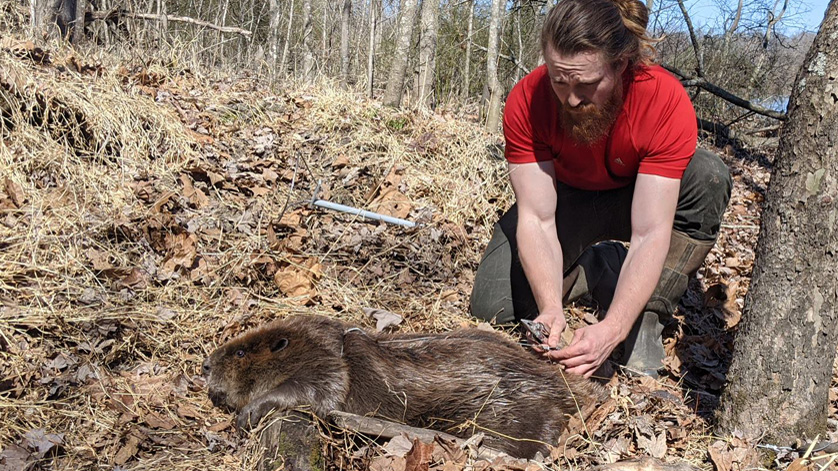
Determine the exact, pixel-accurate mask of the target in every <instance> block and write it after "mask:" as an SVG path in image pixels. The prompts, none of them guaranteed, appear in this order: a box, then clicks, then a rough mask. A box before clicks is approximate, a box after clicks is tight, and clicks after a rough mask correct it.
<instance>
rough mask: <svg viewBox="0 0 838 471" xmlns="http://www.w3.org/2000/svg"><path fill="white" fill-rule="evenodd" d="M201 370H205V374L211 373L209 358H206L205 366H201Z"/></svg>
mask: <svg viewBox="0 0 838 471" xmlns="http://www.w3.org/2000/svg"><path fill="white" fill-rule="evenodd" d="M201 370H202V371H203V372H204V376H209V374H210V361H209V358H207V359H206V360H204V364H203V366H201Z"/></svg>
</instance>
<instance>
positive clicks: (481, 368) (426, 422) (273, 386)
mask: <svg viewBox="0 0 838 471" xmlns="http://www.w3.org/2000/svg"><path fill="white" fill-rule="evenodd" d="M203 369H204V375H205V376H206V378H207V386H208V389H209V397H210V398H211V400H212V402H213V404H215V405H216V406H222V407H223V406H227V407H230V408H232V409H234V410H236V411H238V417H237V419H236V423H237V426H238V427H240V428H245V427H247V426H249V425H255V424H256V423H258V422H259V420H260V419H261V418H262V417H264V416H265V415H266V414H268V413H269V412H270V411H271V410H272V409H277V410H289V409H293V408H296V407H300V406H303V405H309V406H311V407H312V410H313V411H314V412H315V414H317V415H318V416H320V417H326V415H327V414H328V413H329V412H330V411H332V410H339V411H344V412H350V413H353V414H359V415H376V416H378V417H381V418H385V419H388V420H391V421H396V422H403V423H406V424H408V425H412V426H417V427H433V428H436V429H441V430H444V431H446V432H449V433H452V434H453V435H457V436H460V437H467V436H470V435H472V434H473V433H475V432H476V431H483V432H485V433H486V436H487V438H486V441H487V444H488V445H489V446H492V447H494V448H498V449H500V450H503V451H505V452H507V453H509V454H510V455H513V456H517V457H532V456H533V455H534V454H535V453H536V452H537V451H541V452H546V451H547V450H548V448H547V447H546V446H545V445H546V444H551V445H555V444H556V442H557V440H558V438H559V436H560V435H561V433H562V431H563V429H564V428H565V426H566V425H567V420H568V416H570V415H572V414H576V413H578V412H577V411H578V410H579V408H582V407H584V405H585V404H588V403H590V402H591V401H594V400H596V399H597V398H598V396H599V395H600V394H601V392H600V390H599V387H598V386H597V385H595V384H594V383H592V382H590V381H588V380H586V379H584V378H582V377H579V376H574V375H570V374H564V373H563V372H562V371H561V370H560V369H559V367H558V366H556V365H552V364H549V363H547V362H544V361H542V360H539V359H537V358H536V357H534V356H533V355H532V354H530V353H529V352H527V351H525V350H524V349H522V348H521V347H520V346H518V345H516V344H515V343H513V342H511V341H509V340H508V339H507V338H506V337H504V336H503V335H501V334H498V333H494V332H487V331H483V330H479V329H462V330H456V331H453V332H450V333H442V334H374V333H369V332H366V331H363V330H361V329H358V328H354V327H352V326H350V325H348V324H345V323H343V322H341V321H338V320H335V319H330V318H327V317H321V316H297V317H292V318H290V319H287V320H282V321H277V322H274V323H272V324H270V325H268V326H266V327H263V328H260V329H257V330H254V331H251V332H248V333H245V334H243V335H241V336H239V337H237V338H235V339H233V340H231V341H229V342H227V343H226V344H225V345H223V346H221V347H220V348H218V349H217V350H216V351H215V352H213V353H212V355H211V356H210V357H209V358H208V359H207V360H206V361H205V362H204V365H203Z"/></svg>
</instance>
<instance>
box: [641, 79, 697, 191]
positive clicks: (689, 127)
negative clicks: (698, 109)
mask: <svg viewBox="0 0 838 471" xmlns="http://www.w3.org/2000/svg"><path fill="white" fill-rule="evenodd" d="M659 73H660V78H659V80H658V83H659V86H658V90H657V93H656V94H655V95H656V96H655V98H654V101H653V102H652V104H651V106H650V108H651V109H650V110H649V111H648V112H647V114H646V116H647V119H645V120H644V121H645V122H644V123H643V125H644V127H645V128H646V129H644V130H643V131H642V132H643V133H650V134H649V135H647V139H646V141H647V144H646V145H645V146H644V147H645V149H642V150H641V154H645V156H644V157H643V158H642V159H641V160H640V168H639V170H638V173H644V174H651V175H660V176H662V177H669V178H679V179H680V178H681V177H682V176H683V175H684V171H685V170H686V169H687V165H689V163H690V160H691V159H692V156H693V154H695V148H696V145H697V143H698V124H697V123H696V117H695V110H694V109H693V105H692V103H691V102H690V97H689V96H688V95H687V91H686V90H684V87H683V86H682V85H681V83H680V82H679V81H678V80H677V79H676V78H675V77H673V76H672V75H670V74H669V73H668V72H666V71H665V70H663V69H660V71H659Z"/></svg>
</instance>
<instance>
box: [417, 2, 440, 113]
mask: <svg viewBox="0 0 838 471" xmlns="http://www.w3.org/2000/svg"><path fill="white" fill-rule="evenodd" d="M438 22H439V0H422V12H421V14H420V20H419V24H420V25H421V29H420V31H421V33H420V36H419V87H418V88H417V93H416V95H417V98H418V100H417V102H416V105H417V106H419V107H427V108H433V107H434V104H435V103H434V72H435V69H436V41H437V25H438Z"/></svg>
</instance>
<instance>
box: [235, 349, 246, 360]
mask: <svg viewBox="0 0 838 471" xmlns="http://www.w3.org/2000/svg"><path fill="white" fill-rule="evenodd" d="M236 356H237V357H239V358H244V350H236Z"/></svg>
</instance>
